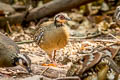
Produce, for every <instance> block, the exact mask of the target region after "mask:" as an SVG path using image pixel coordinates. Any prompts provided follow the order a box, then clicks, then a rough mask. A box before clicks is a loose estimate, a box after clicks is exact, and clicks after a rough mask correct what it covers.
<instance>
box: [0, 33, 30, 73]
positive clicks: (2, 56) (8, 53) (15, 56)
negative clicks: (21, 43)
mask: <svg viewBox="0 0 120 80" xmlns="http://www.w3.org/2000/svg"><path fill="white" fill-rule="evenodd" d="M18 65H20V66H22V67H23V68H25V69H26V70H27V71H28V72H31V67H30V66H31V60H30V58H29V57H28V56H27V55H25V54H20V51H19V47H18V46H17V45H16V43H15V42H14V41H12V40H11V39H10V38H8V37H7V36H5V35H3V34H2V33H0V67H15V66H18Z"/></svg>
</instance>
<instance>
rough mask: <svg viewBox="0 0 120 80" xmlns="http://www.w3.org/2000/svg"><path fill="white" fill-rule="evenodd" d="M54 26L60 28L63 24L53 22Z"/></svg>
mask: <svg viewBox="0 0 120 80" xmlns="http://www.w3.org/2000/svg"><path fill="white" fill-rule="evenodd" d="M54 24H55V26H56V27H62V26H63V23H61V22H58V21H55V22H54Z"/></svg>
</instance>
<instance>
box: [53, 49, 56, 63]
mask: <svg viewBox="0 0 120 80" xmlns="http://www.w3.org/2000/svg"><path fill="white" fill-rule="evenodd" d="M55 56H56V50H54V51H53V60H54V61H55Z"/></svg>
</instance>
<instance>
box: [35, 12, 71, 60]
mask: <svg viewBox="0 0 120 80" xmlns="http://www.w3.org/2000/svg"><path fill="white" fill-rule="evenodd" d="M69 20H71V19H70V18H69V17H68V15H67V14H66V13H59V14H57V15H56V16H55V17H54V21H51V22H47V23H45V24H44V23H43V24H41V25H40V26H38V27H40V28H39V29H38V30H37V31H36V33H35V35H34V40H35V42H36V43H37V44H38V45H39V47H40V48H41V49H43V50H44V51H45V52H46V53H47V54H48V56H49V58H50V61H52V62H53V61H54V60H53V58H54V57H55V53H56V50H58V49H61V48H63V47H65V46H66V44H67V42H68V38H69V32H68V26H67V25H66V22H67V21H69ZM53 51H54V57H52V52H53Z"/></svg>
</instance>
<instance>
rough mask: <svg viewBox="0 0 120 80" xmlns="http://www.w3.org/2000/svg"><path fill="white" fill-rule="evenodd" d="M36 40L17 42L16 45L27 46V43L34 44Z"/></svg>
mask: <svg viewBox="0 0 120 80" xmlns="http://www.w3.org/2000/svg"><path fill="white" fill-rule="evenodd" d="M33 42H34V40H29V41H21V42H15V43H16V44H25V43H33Z"/></svg>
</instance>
